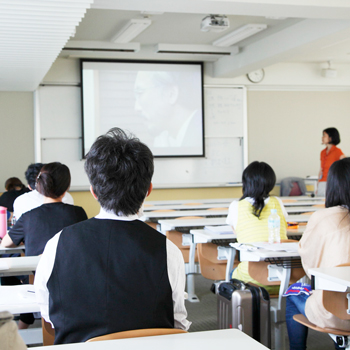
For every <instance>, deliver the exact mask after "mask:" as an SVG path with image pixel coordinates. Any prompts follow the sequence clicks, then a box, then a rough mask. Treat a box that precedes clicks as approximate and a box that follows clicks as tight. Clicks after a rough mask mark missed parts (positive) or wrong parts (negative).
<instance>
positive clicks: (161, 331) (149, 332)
mask: <svg viewBox="0 0 350 350" xmlns="http://www.w3.org/2000/svg"><path fill="white" fill-rule="evenodd" d="M178 333H187V332H186V331H184V330H182V329H177V328H150V329H136V330H132V331H124V332H117V333H111V334H106V335H101V336H99V337H95V338H91V339H89V340H87V341H86V342H93V341H102V340H112V339H126V338H139V337H151V336H155V335H165V334H178Z"/></svg>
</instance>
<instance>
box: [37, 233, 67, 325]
mask: <svg viewBox="0 0 350 350" xmlns="http://www.w3.org/2000/svg"><path fill="white" fill-rule="evenodd" d="M61 232H62V231H61ZM61 232H59V233H57V234H56V235H55V236H54V237H52V238H51V239H50V240H49V241H48V242H47V243H46V246H45V249H44V252H43V254H42V256H41V258H40V261H39V264H38V267H37V269H36V272H35V279H34V287H35V296H36V300H37V302H38V304H39V306H40V312H41V316H42V317H43V318H44V319H45V321H46V322H50V323H51V325H52V327H54V326H53V324H52V322H51V320H50V314H49V290H48V289H47V282H48V280H49V278H50V276H51V273H52V269H53V266H54V263H55V258H56V250H57V244H58V241H59V238H60V235H61Z"/></svg>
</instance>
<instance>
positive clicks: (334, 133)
mask: <svg viewBox="0 0 350 350" xmlns="http://www.w3.org/2000/svg"><path fill="white" fill-rule="evenodd" d="M323 132H325V133H326V134H327V135H328V136H329V137H330V138H331V139H332V142H331V144H332V145H334V146H336V145H338V144H339V143H340V134H339V131H338V129H336V128H327V129H324V130H323Z"/></svg>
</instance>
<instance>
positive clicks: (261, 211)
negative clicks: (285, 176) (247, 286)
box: [226, 161, 287, 289]
mask: <svg viewBox="0 0 350 350" xmlns="http://www.w3.org/2000/svg"><path fill="white" fill-rule="evenodd" d="M275 183H276V175H275V172H274V171H273V169H272V168H271V167H270V165H268V164H266V163H264V162H257V161H255V162H252V163H251V164H249V165H248V166H247V168H246V169H245V170H244V171H243V176H242V184H243V196H242V197H241V198H240V200H239V201H237V200H236V201H233V202H232V203H231V204H230V208H229V214H228V216H227V219H226V222H227V224H229V225H231V226H232V228H233V230H234V232H235V233H236V235H237V241H238V242H239V243H252V242H267V241H268V238H269V230H268V217H269V216H270V214H271V209H276V210H277V214H278V215H279V217H280V222H281V226H280V227H281V228H280V238H281V239H287V222H286V217H287V212H286V210H285V208H284V206H283V203H282V201H281V200H280V199H279V198H277V197H270V196H269V193H270V192H271V191H272V189H273V188H274V186H275ZM232 278H237V279H239V280H241V281H243V282H248V283H254V284H257V285H260V286H262V284H260V283H259V282H257V281H255V280H254V279H253V278H252V277H250V275H249V273H248V263H247V262H241V263H240V264H239V265H238V266H237V268H236V269H235V270H234V271H233V274H232ZM264 287H266V286H264ZM266 289H271V288H266Z"/></svg>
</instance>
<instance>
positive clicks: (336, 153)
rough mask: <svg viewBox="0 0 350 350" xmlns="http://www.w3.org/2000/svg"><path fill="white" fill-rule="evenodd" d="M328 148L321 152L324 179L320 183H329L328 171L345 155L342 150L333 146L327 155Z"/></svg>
mask: <svg viewBox="0 0 350 350" xmlns="http://www.w3.org/2000/svg"><path fill="white" fill-rule="evenodd" d="M326 151H327V148H325V149H324V150H323V151H322V152H321V169H322V178H321V179H320V182H322V181H327V177H328V170H329V168H330V167H331V165H332V164H333V163H334V162H336V161H337V160H339V159H340V156H341V155H343V154H344V153H343V152H342V150H341V149H340V148H338V147H336V146H332V148H331V149H330V150H329V152H328V154H327V152H326Z"/></svg>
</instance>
